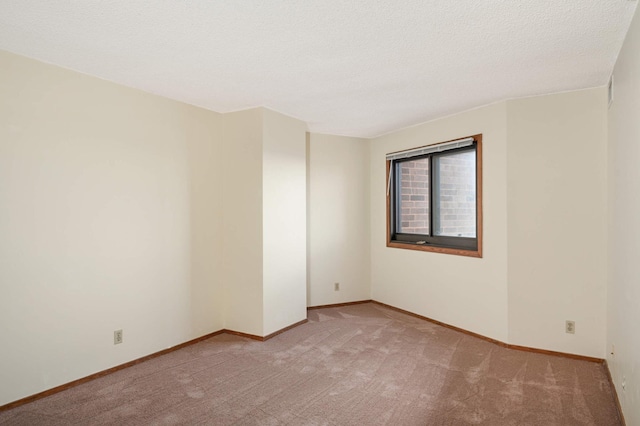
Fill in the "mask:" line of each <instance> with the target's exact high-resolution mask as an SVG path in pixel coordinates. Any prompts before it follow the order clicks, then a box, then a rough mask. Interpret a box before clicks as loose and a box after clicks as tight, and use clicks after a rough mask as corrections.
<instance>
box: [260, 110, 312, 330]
mask: <svg viewBox="0 0 640 426" xmlns="http://www.w3.org/2000/svg"><path fill="white" fill-rule="evenodd" d="M262 118H263V121H262V123H263V144H262V161H263V164H262V187H261V188H262V209H263V216H262V229H263V236H262V249H263V253H262V258H263V282H262V294H263V303H264V307H263V309H264V310H263V314H264V325H263V335H268V334H270V333H273V332H275V331H277V330H281V329H283V328H285V327H287V326H289V325H291V324H294V323H296V322H299V321H302V320H304V319H305V318H307V288H306V280H307V255H306V250H307V222H306V217H307V192H306V191H307V188H306V130H307V129H306V124H305V123H303V122H301V121H299V120H295V119H293V118H290V117H287V116H285V115H282V114H278V113H277V112H273V111H270V110H268V109H263V110H262Z"/></svg>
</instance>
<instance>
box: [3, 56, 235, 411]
mask: <svg viewBox="0 0 640 426" xmlns="http://www.w3.org/2000/svg"><path fill="white" fill-rule="evenodd" d="M0 70H1V71H0V235H1V236H2V237H1V238H0V291H1V296H0V333H2V336H3V342H4V343H3V344H2V345H0V360H2V362H1V363H0V405H2V404H5V403H8V402H11V401H14V400H16V399H19V398H22V397H25V396H28V395H31V394H34V393H37V392H40V391H43V390H45V389H48V388H51V387H54V386H57V385H60V384H63V383H66V382H69V381H72V380H75V379H78V378H80V377H83V376H86V375H89V374H92V373H95V372H97V371H100V370H104V369H107V368H109V367H113V366H115V365H118V364H121V363H123V362H126V361H130V360H132V359H135V358H138V357H141V356H144V355H147V354H149V353H153V352H156V351H159V350H162V349H165V348H168V347H171V346H174V345H176V344H179V343H182V342H185V341H187V340H189V339H192V338H195V337H198V336H200V335H203V334H206V333H209V332H213V331H216V330H219V329H221V328H222V327H223V323H222V316H221V309H220V305H221V304H222V302H221V301H220V300H217V297H218V294H219V292H218V288H219V282H218V278H217V276H218V273H219V270H218V268H219V267H220V264H219V263H218V259H217V256H219V253H220V250H221V246H220V243H219V241H220V238H219V235H217V233H218V231H219V225H220V224H219V223H218V222H217V221H218V219H217V218H218V217H221V211H220V209H221V207H222V206H221V203H220V201H219V200H220V197H221V193H220V191H219V189H217V187H215V186H210V185H209V184H208V182H211V181H215V180H217V179H219V172H218V171H217V170H216V169H217V167H216V166H217V162H218V160H217V155H216V151H217V149H218V147H217V145H216V144H217V143H218V141H219V136H218V134H219V119H220V116H219V115H218V114H215V113H212V112H208V111H204V110H200V109H197V108H194V107H191V106H187V105H184V104H180V103H178V102H174V101H170V100H167V99H163V98H159V97H157V96H152V95H149V94H145V93H142V92H139V91H136V90H132V89H127V88H124V87H121V86H117V85H115V84H112V83H108V82H105V81H101V80H98V79H95V78H93V77H88V76H84V75H81V74H77V73H74V72H70V71H67V70H63V69H60V68H56V67H53V66H49V65H45V64H42V63H38V62H36V61H32V60H29V59H26V58H22V57H19V56H15V55H12V54H8V53H3V52H0ZM194 209H197V211H196V210H194ZM205 216H209V217H208V218H207V219H206V220H205ZM117 329H122V330H123V331H124V343H122V344H120V345H117V346H116V345H114V344H113V332H114V330H117Z"/></svg>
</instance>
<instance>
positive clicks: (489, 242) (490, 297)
mask: <svg viewBox="0 0 640 426" xmlns="http://www.w3.org/2000/svg"><path fill="white" fill-rule="evenodd" d="M478 133H482V135H483V149H482V151H483V152H482V154H483V216H484V224H483V229H484V245H483V258H481V259H478V258H471V257H463V256H454V255H446V254H440V253H429V252H420V251H413V250H403V249H397V248H389V247H387V246H386V188H387V182H386V166H385V154H387V153H389V152H394V151H399V150H403V149H409V148H414V147H419V146H423V145H429V144H433V143H438V142H444V141H447V140H452V139H458V138H461V137H465V136H470V135H474V134H478ZM506 146H507V139H506V109H505V103H504V102H501V103H498V104H494V105H491V106H487V107H483V108H479V109H476V110H473V111H468V112H465V113H463V114H459V115H456V116H452V117H448V118H445V119H442V120H437V121H433V122H429V123H425V124H422V125H419V126H416V127H412V128H409V129H406V130H403V131H401V132H397V133H393V134H390V135H386V136H383V137H380V138H376V139H373V140H372V141H371V151H370V153H371V156H370V158H371V165H370V166H371V178H370V184H371V296H372V298H373V299H374V300H378V301H380V302H383V303H388V304H390V305H393V306H396V307H398V308H402V309H406V310H408V311H411V312H414V313H417V314H420V315H424V316H426V317H429V318H433V319H436V320H438V321H442V322H445V323H448V324H451V325H454V326H457V327H461V328H464V329H466V330H470V331H473V332H476V333H479V334H482V335H485V336H488V337H492V338H494V339H498V340H501V341H506V339H507V216H506V213H507V183H506V180H507V163H506V161H507V154H506V152H507V147H506Z"/></svg>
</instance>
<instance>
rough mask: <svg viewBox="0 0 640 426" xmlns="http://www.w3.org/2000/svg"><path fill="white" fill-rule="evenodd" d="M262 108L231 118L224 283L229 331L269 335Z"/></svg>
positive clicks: (228, 126) (225, 151)
mask: <svg viewBox="0 0 640 426" xmlns="http://www.w3.org/2000/svg"><path fill="white" fill-rule="evenodd" d="M262 114H263V110H262V109H261V108H256V109H251V110H246V111H240V112H234V113H230V114H225V115H224V116H223V117H224V122H223V126H224V135H223V139H224V143H223V148H222V152H223V164H224V165H223V171H224V172H223V174H224V177H223V179H222V182H221V183H222V186H223V201H224V208H223V210H222V216H223V247H224V253H223V263H224V266H223V277H224V278H223V279H224V291H225V298H224V300H225V306H224V317H225V328H226V329H229V330H234V331H239V332H243V333H248V334H253V335H256V336H262V335H263V334H262V333H263V301H262V298H263V289H262V280H263V275H262V272H263V269H262V268H263V259H262V250H263V226H262V225H263V224H262V211H263V210H262Z"/></svg>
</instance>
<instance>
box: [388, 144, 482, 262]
mask: <svg viewBox="0 0 640 426" xmlns="http://www.w3.org/2000/svg"><path fill="white" fill-rule="evenodd" d="M467 137H471V138H473V139H474V141H475V144H476V240H477V247H476V248H475V249H471V250H469V249H461V248H451V247H442V246H437V245H421V244H415V243H410V242H401V241H397V240H392V239H391V237H392V230H393V224H392V223H391V221H392V216H393V215H392V213H391V206H392V202H393V200H392V196H393V191H391V190H389V182H390V181H389V174H390V173H391V161H390V160H386V171H387V173H386V180H385V183H386V186H387V187H386V188H385V192H386V193H387V207H386V222H387V238H386V239H387V247H391V248H398V249H405V250H417V251H426V252H432V253H442V254H452V255H457V256H467V257H477V258H482V245H483V244H482V243H483V241H482V240H483V238H482V237H483V230H482V134H477V135H472V136H467ZM465 138H466V137H465ZM460 139H463V138H456V139H452V140H450V141H445V142H440V143H449V142H453V141H456V140H460ZM432 145H437V144H432ZM432 145H427V146H432ZM429 195H430V196H431V194H429ZM430 214H431V212H430Z"/></svg>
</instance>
